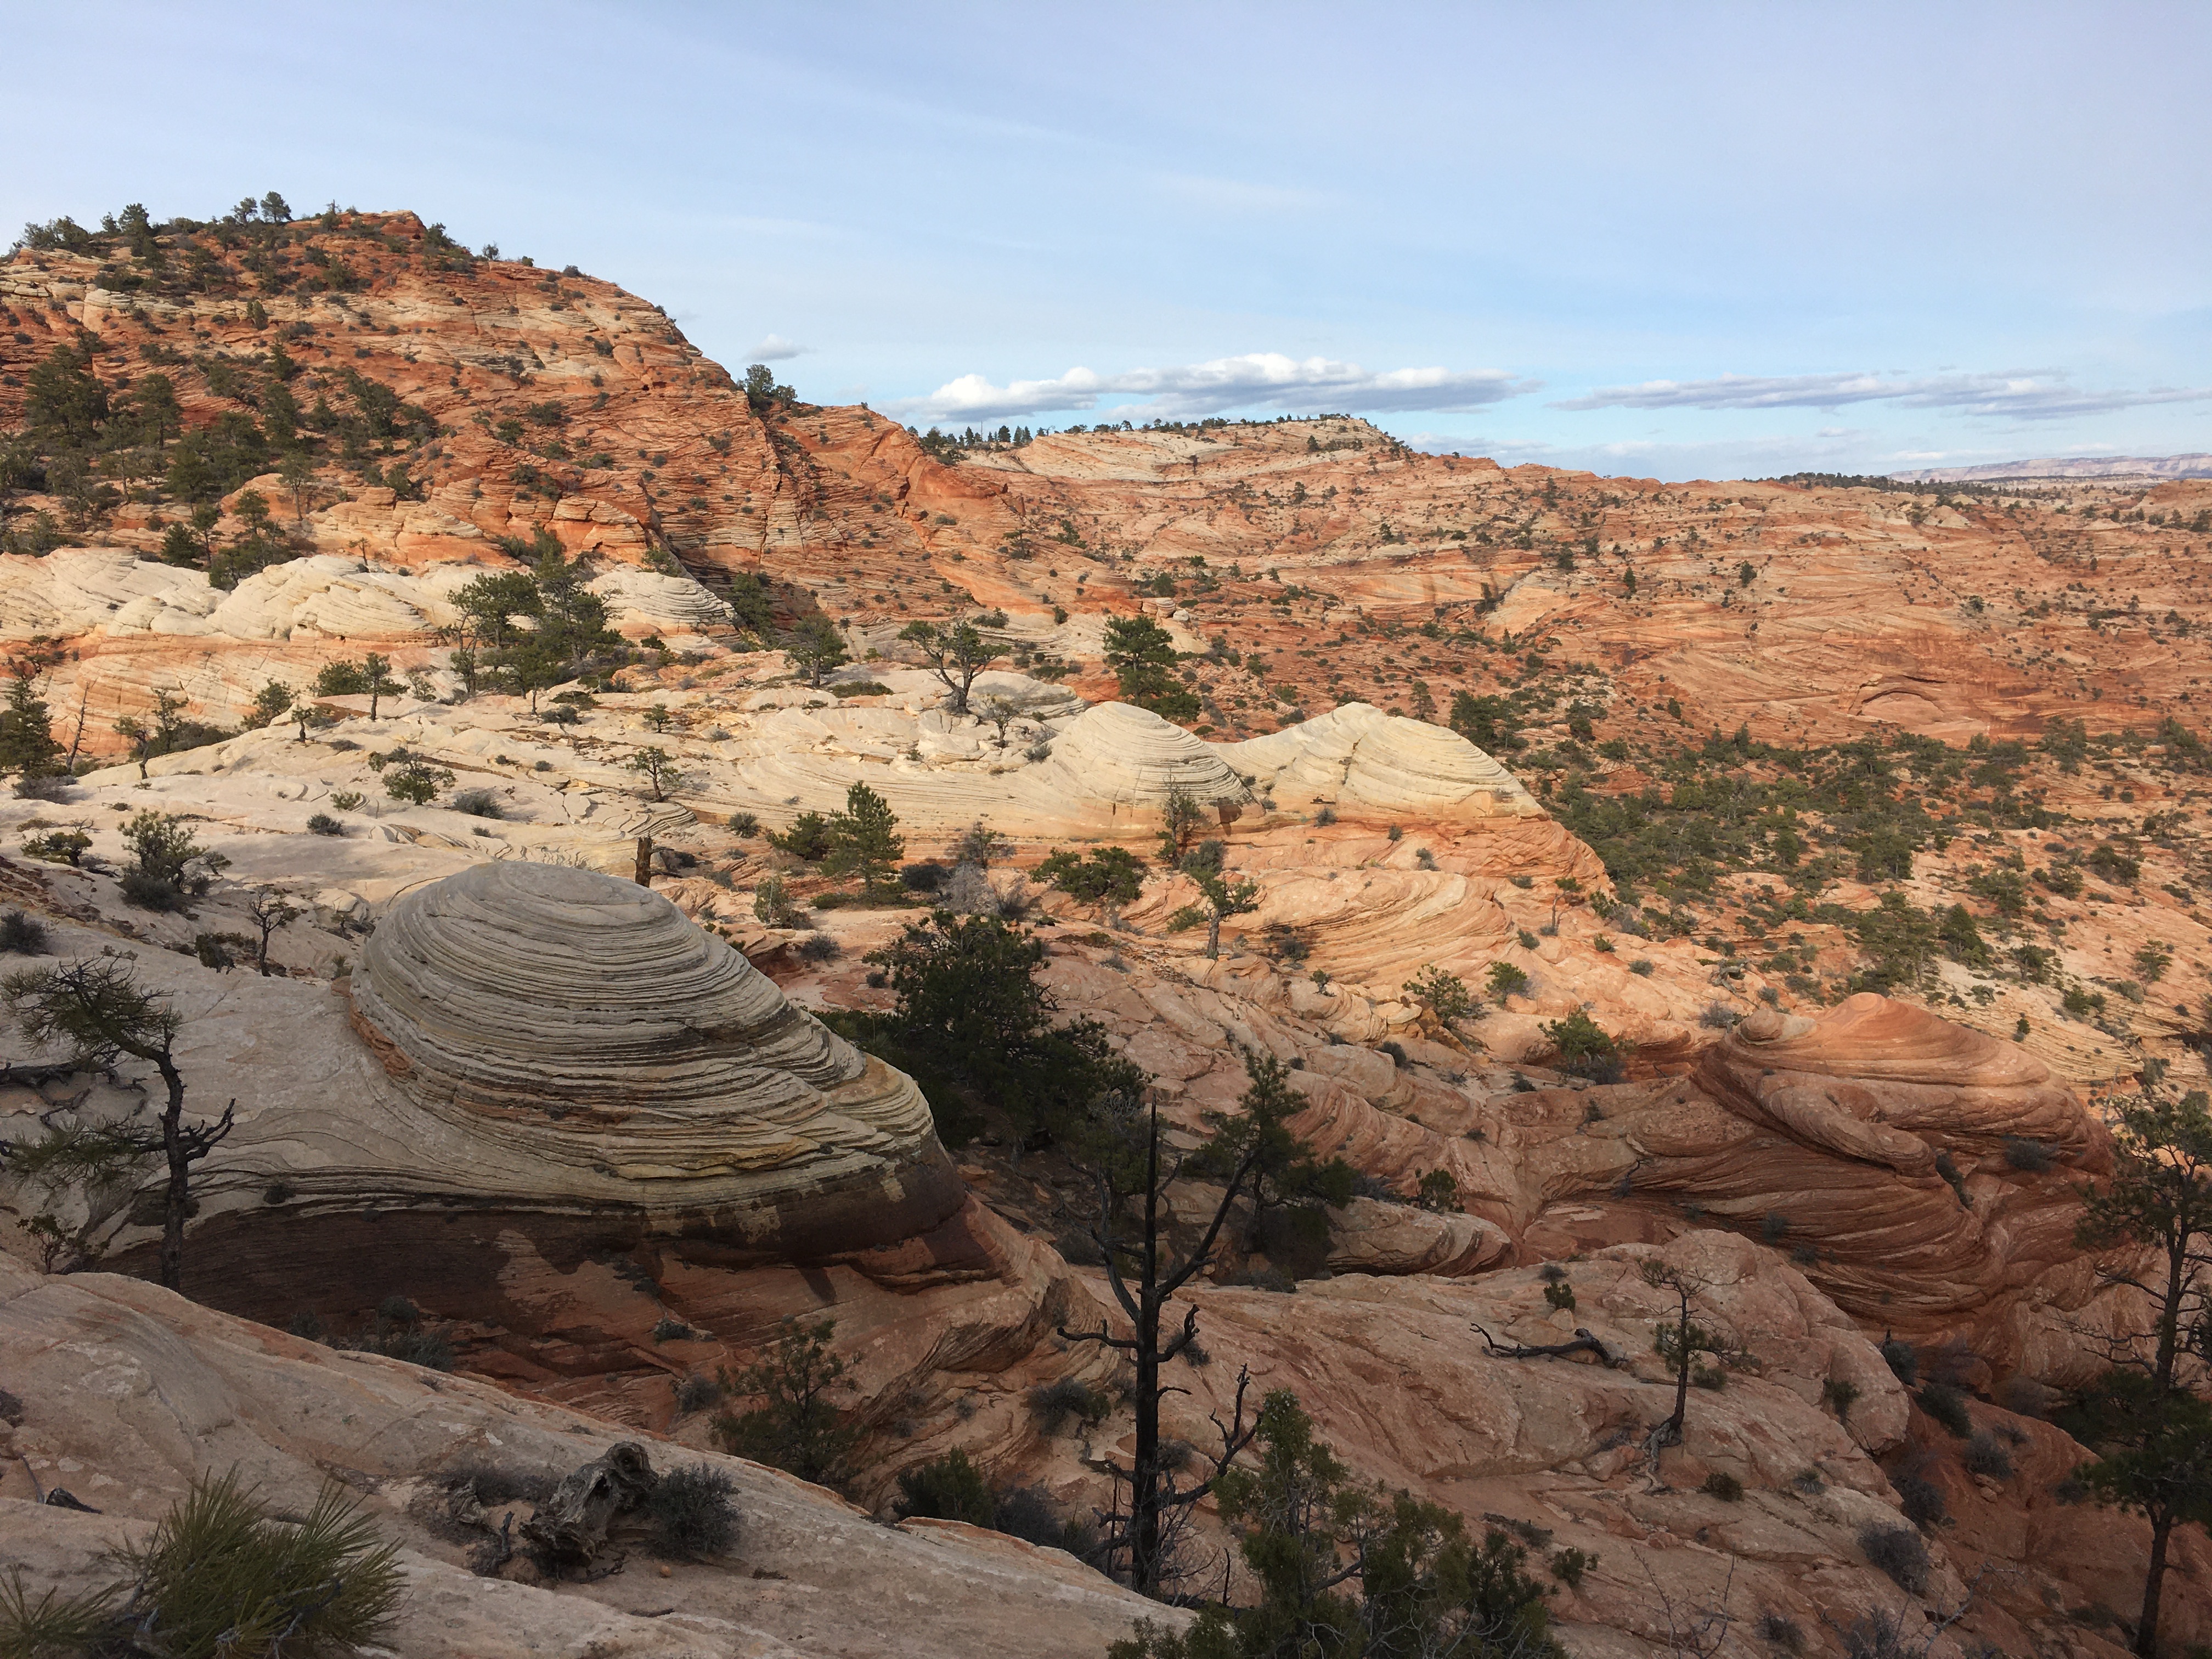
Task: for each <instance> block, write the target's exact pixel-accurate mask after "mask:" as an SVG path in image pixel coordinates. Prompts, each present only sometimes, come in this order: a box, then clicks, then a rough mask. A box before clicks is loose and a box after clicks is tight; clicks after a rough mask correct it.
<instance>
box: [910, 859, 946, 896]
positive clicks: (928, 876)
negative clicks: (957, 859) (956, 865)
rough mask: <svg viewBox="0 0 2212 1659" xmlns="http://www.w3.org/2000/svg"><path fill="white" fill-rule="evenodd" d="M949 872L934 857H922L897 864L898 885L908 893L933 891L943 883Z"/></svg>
mask: <svg viewBox="0 0 2212 1659" xmlns="http://www.w3.org/2000/svg"><path fill="white" fill-rule="evenodd" d="M950 873H951V872H949V871H948V870H947V869H946V868H945V866H943V865H941V864H939V862H938V861H937V860H935V859H923V860H921V861H920V862H919V863H915V864H902V865H901V866H899V885H900V886H902V887H903V888H905V889H906V890H907V891H908V892H909V893H933V892H935V891H936V890H938V889H939V888H940V887H942V886H943V885H944V884H945V877H946V876H947V875H948V874H950Z"/></svg>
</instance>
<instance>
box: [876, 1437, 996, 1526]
mask: <svg viewBox="0 0 2212 1659" xmlns="http://www.w3.org/2000/svg"><path fill="white" fill-rule="evenodd" d="M898 1486H899V1497H898V1501H897V1503H896V1505H895V1507H896V1510H897V1511H898V1513H899V1514H900V1515H901V1516H924V1517H926V1518H927V1519H929V1520H933V1521H965V1522H968V1524H969V1526H972V1527H987V1526H989V1525H990V1524H991V1523H992V1522H993V1521H994V1519H995V1518H996V1517H997V1515H998V1508H999V1504H998V1499H997V1498H994V1496H993V1495H992V1492H991V1488H990V1486H989V1484H988V1483H987V1482H986V1481H985V1480H984V1479H983V1472H982V1471H981V1469H979V1468H976V1467H975V1465H974V1464H973V1463H971V1462H969V1461H968V1454H967V1453H966V1452H964V1451H962V1450H960V1449H958V1448H957V1447H955V1448H954V1449H952V1450H951V1451H949V1452H947V1453H945V1455H944V1456H942V1457H935V1458H932V1459H931V1460H930V1461H929V1462H927V1463H918V1464H916V1465H915V1467H914V1468H910V1469H907V1470H904V1471H902V1473H901V1474H900V1475H899V1478H898Z"/></svg>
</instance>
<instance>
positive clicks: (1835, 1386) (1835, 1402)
mask: <svg viewBox="0 0 2212 1659" xmlns="http://www.w3.org/2000/svg"><path fill="white" fill-rule="evenodd" d="M1858 1397H1859V1385H1858V1384H1857V1383H1853V1382H1850V1381H1849V1380H1848V1379H1847V1378H1844V1377H1840V1376H1832V1377H1830V1378H1829V1379H1828V1380H1827V1381H1826V1382H1825V1383H1822V1384H1820V1399H1821V1401H1823V1402H1824V1403H1825V1404H1826V1405H1827V1406H1828V1407H1829V1408H1830V1409H1832V1411H1833V1412H1834V1413H1836V1420H1837V1421H1838V1422H1841V1421H1843V1419H1845V1418H1847V1417H1849V1416H1850V1414H1851V1407H1852V1406H1853V1405H1854V1404H1855V1403H1856V1402H1857V1400H1858Z"/></svg>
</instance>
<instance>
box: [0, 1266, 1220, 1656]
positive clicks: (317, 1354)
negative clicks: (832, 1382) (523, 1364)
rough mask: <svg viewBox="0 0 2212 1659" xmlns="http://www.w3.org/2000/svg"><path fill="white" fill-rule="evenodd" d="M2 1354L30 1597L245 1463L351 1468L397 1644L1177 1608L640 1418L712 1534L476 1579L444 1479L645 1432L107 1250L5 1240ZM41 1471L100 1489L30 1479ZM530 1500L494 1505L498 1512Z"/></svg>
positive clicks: (627, 1637)
mask: <svg viewBox="0 0 2212 1659" xmlns="http://www.w3.org/2000/svg"><path fill="white" fill-rule="evenodd" d="M0 1376H5V1377H6V1378H7V1381H8V1387H9V1389H10V1390H11V1391H12V1392H13V1393H15V1395H17V1396H19V1397H20V1399H21V1401H22V1413H21V1420H20V1422H14V1423H9V1422H0V1559H5V1560H7V1561H8V1562H9V1564H10V1565H15V1566H20V1567H21V1568H22V1569H23V1570H24V1571H26V1573H27V1583H28V1585H29V1588H30V1590H31V1594H32V1599H33V1601H36V1600H37V1599H38V1596H39V1595H40V1593H41V1592H42V1591H43V1590H44V1589H46V1588H47V1587H49V1586H57V1585H58V1586H59V1587H61V1588H62V1589H63V1590H64V1594H67V1593H70V1592H73V1591H75V1590H78V1589H82V1588H83V1587H84V1586H85V1585H87V1584H88V1583H108V1582H112V1579H113V1578H114V1577H115V1573H114V1571H113V1569H112V1563H110V1562H107V1561H105V1560H103V1559H101V1558H102V1557H103V1555H104V1553H106V1550H107V1549H108V1548H109V1547H110V1546H111V1545H112V1543H113V1542H114V1541H116V1539H117V1538H118V1537H123V1538H128V1539H131V1540H134V1541H135V1540H139V1539H143V1536H144V1534H145V1532H146V1530H147V1528H148V1527H149V1524H150V1523H151V1522H154V1521H155V1520H157V1519H158V1518H159V1517H160V1516H161V1515H162V1514H163V1513H164V1512H165V1511H166V1510H167V1507H168V1505H169V1504H171V1503H172V1502H173V1501H174V1500H175V1499H176V1498H179V1496H181V1495H182V1494H183V1492H184V1491H185V1486H186V1484H187V1483H188V1481H189V1480H191V1477H192V1476H193V1475H194V1474H207V1473H215V1474H221V1473H222V1472H223V1471H224V1470H226V1469H229V1468H236V1469H237V1470H238V1471H239V1472H240V1474H241V1476H242V1477H243V1478H244V1479H245V1480H246V1481H248V1482H249V1483H251V1484H252V1485H254V1486H256V1487H257V1488H258V1492H259V1495H260V1496H261V1498H263V1499H264V1501H266V1502H268V1503H270V1504H271V1505H272V1506H273V1507H275V1508H276V1510H277V1511H278V1512H279V1513H283V1514H299V1513H304V1512H305V1511H306V1510H307V1508H308V1507H309V1506H310V1505H312V1504H313V1502H314V1498H315V1494H316V1492H318V1491H319V1489H320V1488H321V1486H323V1485H324V1483H325V1481H326V1480H337V1481H339V1482H341V1483H343V1485H345V1486H348V1487H349V1488H350V1492H349V1496H351V1497H353V1498H356V1499H357V1500H358V1501H359V1502H360V1503H361V1504H362V1509H363V1511H364V1513H365V1514H366V1515H367V1516H368V1519H369V1520H370V1522H371V1523H372V1524H373V1525H374V1527H375V1528H376V1530H377V1532H378V1533H379V1534H380V1535H381V1536H382V1537H384V1538H386V1539H388V1540H390V1541H393V1542H395V1543H398V1545H399V1546H400V1548H401V1554H400V1565H401V1567H402V1569H403V1571H404V1574H405V1577H406V1594H405V1597H404V1601H403V1602H402V1604H401V1606H400V1608H399V1612H398V1624H397V1625H396V1626H394V1627H393V1628H392V1631H391V1632H389V1633H388V1634H387V1636H386V1648H385V1650H387V1651H392V1652H397V1653H404V1654H407V1655H410V1656H413V1659H510V1656H513V1659H522V1656H532V1659H535V1656H540V1655H547V1654H569V1655H581V1654H599V1655H614V1654H622V1655H624V1656H635V1659H721V1656H726V1655H728V1654H731V1653H733V1652H744V1653H748V1654H761V1655H764V1656H765V1655H798V1654H801V1653H807V1654H813V1653H836V1654H841V1655H848V1656H853V1659H894V1656H897V1659H906V1656H916V1659H937V1656H943V1659H966V1656H969V1655H973V1654H979V1653H1022V1654H1033V1655H1037V1656H1040V1659H1045V1656H1050V1659H1059V1656H1066V1659H1090V1656H1094V1655H1096V1654H1097V1653H1098V1652H1100V1651H1101V1650H1103V1648H1104V1647H1105V1645H1106V1644H1107V1643H1109V1642H1110V1641H1112V1640H1115V1638H1119V1637H1121V1636H1122V1635H1124V1634H1126V1633H1127V1630H1128V1627H1129V1625H1130V1622H1131V1620H1133V1619H1134V1618H1136V1617H1138V1616H1139V1615H1145V1614H1149V1615H1151V1616H1152V1617H1155V1618H1158V1617H1161V1616H1163V1615H1164V1616H1166V1617H1169V1618H1170V1619H1172V1618H1174V1617H1176V1615H1174V1614H1172V1613H1167V1612H1166V1610H1164V1609H1162V1608H1160V1607H1157V1606H1155V1605H1154V1604H1152V1603H1148V1602H1146V1601H1142V1600H1140V1599H1139V1598H1138V1597H1136V1596H1134V1595H1130V1594H1129V1593H1128V1592H1127V1591H1125V1590H1122V1589H1120V1588H1118V1587H1117V1586H1115V1584H1114V1583H1112V1582H1111V1581H1110V1580H1109V1579H1107V1578H1105V1577H1102V1576H1101V1575H1099V1574H1097V1573H1094V1572H1091V1571H1088V1570H1086V1569H1085V1568H1083V1567H1081V1566H1080V1565H1078V1564H1077V1563H1076V1562H1075V1561H1074V1560H1073V1559H1072V1558H1071V1557H1069V1556H1067V1555H1065V1554H1063V1553H1061V1552H1060V1551H1058V1550H1048V1549H1040V1548H1037V1547H1034V1546H1031V1545H1028V1544H1023V1543H1019V1542H1017V1541H1014V1540H1012V1539H1010V1538H1006V1537H1003V1536H1000V1535H999V1534H992V1533H983V1532H979V1531H977V1530H975V1529H974V1528H967V1527H963V1526H960V1525H958V1524H957V1523H948V1522H912V1523H908V1524H907V1525H904V1526H897V1527H886V1526H883V1525H880V1524H878V1523H877V1522H875V1521H873V1520H872V1519H871V1518H870V1517H869V1516H866V1514H864V1513H863V1512H861V1511H860V1510H856V1509H854V1507H853V1506H852V1505H850V1504H846V1503H843V1502H842V1501H841V1500H839V1499H838V1498H836V1497H834V1496H832V1495H831V1494H830V1493H829V1492H825V1491H823V1490H822V1489H821V1488H820V1487H818V1486H809V1485H807V1484H806V1483H805V1482H804V1481H801V1480H794V1479H793V1478H792V1477H790V1476H788V1475H785V1474H779V1473H777V1472H776V1471H775V1470H772V1469H767V1468H762V1467H760V1466H759V1465H757V1464H753V1463H747V1462H744V1461H742V1460H740V1459H738V1458H734V1457H726V1456H721V1455H717V1454H715V1453H713V1452H709V1451H703V1450H696V1449H690V1448H687V1447H681V1446H677V1445H673V1444H671V1443H666V1442H665V1441H659V1440H658V1439H657V1438H654V1437H647V1438H648V1439H649V1440H650V1441H651V1443H650V1444H649V1445H648V1447H647V1451H648V1455H649V1456H650V1458H651V1461H652V1463H653V1468H654V1469H655V1470H656V1472H658V1473H660V1474H665V1473H666V1472H668V1471H669V1470H670V1469H671V1468H683V1467H686V1466H696V1465H706V1466H708V1467H710V1468H714V1469H715V1470H718V1471H720V1473H722V1474H725V1475H726V1476H728V1477H729V1479H730V1480H732V1482H733V1484H734V1488H735V1490H734V1493H733V1496H734V1499H735V1503H736V1507H737V1510H738V1541H737V1543H736V1545H735V1546H734V1547H733V1548H732V1550H731V1552H730V1553H728V1554H726V1555H725V1556H722V1557H720V1558H716V1559H709V1560H706V1561H700V1562H684V1563H677V1564H672V1565H671V1566H670V1567H669V1568H668V1569H666V1570H665V1571H666V1572H667V1574H668V1575H669V1576H667V1577H662V1576H659V1574H656V1572H655V1571H653V1568H652V1567H651V1566H650V1565H647V1564H646V1563H644V1562H641V1561H636V1560H633V1561H632V1563H631V1565H630V1566H629V1570H628V1571H623V1572H621V1573H618V1574H617V1575H615V1576H614V1577H599V1578H597V1579H593V1580H589V1581H586V1582H580V1583H560V1584H551V1583H513V1582H505V1581H501V1580H494V1579H487V1578H482V1577H477V1576H476V1575H475V1574H474V1573H472V1572H471V1571H470V1570H469V1567H468V1565H467V1561H468V1556H469V1550H470V1544H469V1541H468V1539H467V1538H466V1537H465V1536H463V1537H461V1538H459V1540H458V1541H457V1539H456V1535H455V1534H454V1531H453V1528H452V1527H451V1526H450V1525H441V1524H440V1523H441V1522H442V1521H444V1520H445V1519H446V1517H447V1514H448V1512H449V1510H450V1504H449V1503H448V1501H447V1496H448V1492H449V1491H450V1490H451V1489H452V1488H453V1487H454V1486H456V1485H458V1484H460V1483H463V1482H465V1481H466V1480H468V1479H469V1478H470V1477H471V1476H477V1475H481V1476H483V1477H486V1484H485V1486H483V1488H481V1489H482V1490H486V1491H495V1490H497V1489H498V1488H497V1487H496V1486H494V1485H493V1484H492V1483H494V1482H499V1483H502V1484H503V1485H504V1487H505V1489H506V1490H507V1491H509V1492H512V1491H513V1490H515V1489H516V1488H518V1487H528V1486H532V1484H533V1483H550V1480H557V1479H559V1478H560V1477H561V1476H562V1475H563V1474H567V1473H568V1471H570V1470H572V1469H574V1468H576V1467H577V1466H578V1465H579V1464H580V1463H583V1462H587V1461H589V1460H590V1459H592V1458H594V1457H598V1456H600V1455H603V1454H605V1452H606V1450H607V1449H608V1448H609V1447H610V1446H611V1445H612V1444H614V1443H616V1442H617V1441H622V1440H635V1439H637V1438H639V1433H638V1431H635V1430H634V1429H625V1428H623V1427H621V1426H619V1425H615V1424H612V1423H608V1422H605V1421H599V1420H595V1419H592V1418H589V1417H585V1416H580V1415H579V1414H577V1413H574V1412H573V1411H569V1410H567V1409H564V1408H563V1407H560V1406H557V1405H547V1404H542V1403H539V1402H536V1401H517V1400H516V1399H514V1398H513V1396H512V1395H507V1394H505V1393H502V1392H501V1391H500V1390H498V1389H495V1388H492V1387H491V1386H489V1384H487V1383H482V1382H478V1381H476V1380H474V1379H471V1378H465V1377H456V1376H436V1375H435V1374H434V1373H428V1372H425V1371H422V1370H419V1369H417V1368H416V1367H415V1366H412V1365H406V1364H400V1363H399V1362H398V1361H396V1360H391V1359H385V1358H380V1357H377V1356H375V1355H371V1354H363V1353H351V1352H347V1353H338V1352H331V1350H329V1349H327V1348H325V1347H322V1346H319V1345H317V1344H315V1343H313V1342H309V1341H305V1340H301V1339H299V1338H296V1337H289V1336H285V1335H283V1334H280V1333H278V1332H276V1331H274V1330H271V1329H270V1328H268V1327H266V1326H264V1325H256V1324H252V1323H249V1322H246V1321H245V1320H242V1319H236V1318H233V1317H231V1316H227V1315H224V1314H220V1313H216V1312H214V1311H213V1310H210V1309H207V1308H204V1307H199V1306H196V1305H195V1304H192V1303H190V1302H187V1301H185V1299H184V1298H183V1297H177V1296H173V1295H171V1294H169V1293H168V1292H167V1291H161V1290H157V1289H155V1288H154V1287H153V1286H151V1285H145V1284H142V1283H139V1282H137V1281H136V1280H133V1279H120V1278H117V1277H114V1276H112V1275H110V1274H106V1273H85V1274H78V1275H74V1276H71V1277H69V1278H53V1279H42V1278H40V1276H39V1275H37V1274H35V1273H27V1272H25V1271H24V1270H23V1269H22V1268H21V1267H19V1266H18V1265H16V1264H15V1263H13V1262H11V1261H6V1260H4V1259H0ZM33 1479H35V1480H37V1481H38V1483H39V1485H40V1486H44V1487H49V1488H51V1487H52V1486H67V1487H68V1488H69V1489H70V1491H71V1492H74V1493H75V1494H76V1496H77V1497H78V1498H80V1499H81V1500H82V1501H83V1502H85V1503H87V1504H91V1505H92V1506H94V1508H95V1509H97V1510H100V1511H101V1513H100V1514H99V1515H96V1516H94V1515H84V1514H82V1513H77V1512H75V1511H71V1510H66V1509H58V1508H53V1507H50V1506H47V1505H45V1504H39V1503H37V1502H36V1501H35V1498H36V1489H35V1488H34V1487H33V1484H32V1483H33ZM529 1510H530V1505H529V1504H528V1503H527V1502H526V1501H511V1502H507V1503H506V1504H496V1503H495V1504H494V1505H493V1506H492V1512H491V1515H490V1516H489V1519H490V1521H491V1522H492V1524H493V1525H494V1526H496V1524H497V1522H498V1519H499V1516H500V1514H501V1512H502V1511H505V1512H509V1513H515V1514H516V1516H517V1518H518V1519H521V1520H527V1519H528V1518H529ZM487 1535H488V1534H487Z"/></svg>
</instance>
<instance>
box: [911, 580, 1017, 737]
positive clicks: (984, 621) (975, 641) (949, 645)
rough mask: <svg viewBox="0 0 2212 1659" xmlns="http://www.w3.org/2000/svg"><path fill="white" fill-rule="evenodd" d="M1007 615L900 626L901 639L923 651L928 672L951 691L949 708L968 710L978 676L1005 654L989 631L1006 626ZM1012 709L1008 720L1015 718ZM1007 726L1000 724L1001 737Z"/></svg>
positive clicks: (997, 612) (997, 640)
mask: <svg viewBox="0 0 2212 1659" xmlns="http://www.w3.org/2000/svg"><path fill="white" fill-rule="evenodd" d="M1005 626H1006V615H1005V613H1004V612H1002V611H992V612H990V613H988V614H987V615H983V616H977V617H957V618H955V619H954V620H952V621H951V622H948V623H944V624H943V625H941V626H940V625H939V624H938V623H927V622H912V623H908V624H907V625H906V626H905V627H904V628H902V629H899V638H900V639H902V641H905V642H906V643H908V645H911V646H913V647H915V650H916V651H918V652H919V653H921V659H922V661H923V662H924V663H925V664H927V665H928V668H929V671H930V672H931V673H933V674H934V675H936V676H937V678H939V680H940V681H942V682H943V683H944V686H945V690H946V691H947V692H948V693H949V694H950V696H948V698H947V701H946V705H945V706H946V707H947V708H950V709H951V712H952V713H954V714H966V713H967V712H968V693H969V690H970V688H972V687H973V686H974V685H975V677H976V676H977V675H978V674H981V672H982V671H984V670H985V669H986V668H988V667H989V666H990V665H992V664H993V663H994V662H996V661H997V660H998V659H1000V657H1002V656H1004V655H1005V654H1006V647H1005V644H1004V643H1003V641H1000V639H999V638H998V637H997V636H996V635H994V634H992V633H990V632H987V631H986V630H987V629H997V628H1004V627H1005ZM1007 719H1012V713H1011V712H1010V713H1009V714H1008V715H1007ZM1005 729H1006V728H1005V725H1004V722H1003V721H1002V722H1001V723H1000V737H1001V740H1003V738H1004V735H1005Z"/></svg>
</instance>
